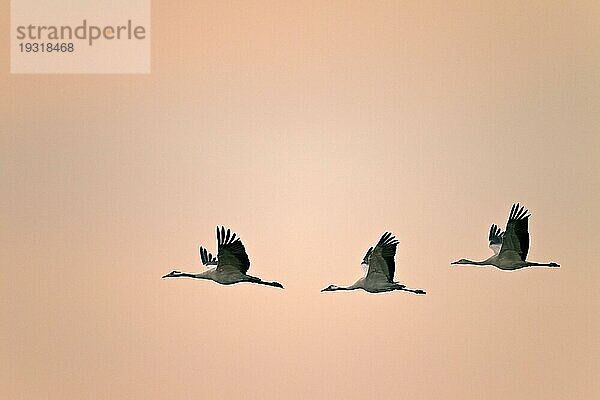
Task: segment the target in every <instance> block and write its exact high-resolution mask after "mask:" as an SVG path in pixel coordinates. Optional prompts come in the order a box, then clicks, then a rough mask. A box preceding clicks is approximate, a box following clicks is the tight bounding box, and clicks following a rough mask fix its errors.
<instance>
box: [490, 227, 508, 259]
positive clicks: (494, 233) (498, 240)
mask: <svg viewBox="0 0 600 400" xmlns="http://www.w3.org/2000/svg"><path fill="white" fill-rule="evenodd" d="M503 236H504V232H502V230H501V229H500V228H498V225H496V224H492V226H491V227H490V234H489V236H488V238H489V240H490V249H492V251H493V252H494V254H495V255H498V253H500V249H501V248H502V237H503Z"/></svg>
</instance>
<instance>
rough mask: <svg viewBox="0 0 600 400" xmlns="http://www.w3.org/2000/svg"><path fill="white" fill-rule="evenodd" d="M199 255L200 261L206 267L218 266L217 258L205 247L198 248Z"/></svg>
mask: <svg viewBox="0 0 600 400" xmlns="http://www.w3.org/2000/svg"><path fill="white" fill-rule="evenodd" d="M198 253H199V254H200V261H202V264H203V265H204V266H206V267H208V266H209V265H217V258H216V257H215V256H213V255H212V254H211V253H209V252H208V251H207V250H206V249H205V248H204V247H202V246H200V247H199V248H198Z"/></svg>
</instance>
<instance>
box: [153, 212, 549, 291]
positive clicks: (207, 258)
mask: <svg viewBox="0 0 600 400" xmlns="http://www.w3.org/2000/svg"><path fill="white" fill-rule="evenodd" d="M529 217H530V214H528V211H527V209H525V207H523V206H521V205H519V204H513V206H512V208H511V210H510V214H509V217H508V222H507V223H506V229H505V231H504V232H502V230H501V229H500V228H499V227H498V226H497V225H495V224H493V225H492V226H491V227H490V232H489V237H488V238H489V247H490V249H491V250H492V251H493V252H494V255H492V256H491V257H490V258H488V259H486V260H483V261H471V260H467V259H464V258H463V259H460V260H458V261H455V262H453V263H452V264H466V265H477V266H485V265H491V266H494V267H496V268H499V269H502V270H516V269H521V268H525V267H559V265H558V264H556V263H553V262H550V263H537V262H531V261H527V253H528V251H529V227H528V225H529ZM398 243H399V242H398V240H397V239H396V238H395V237H394V236H393V235H392V234H391V233H390V232H385V233H384V234H383V236H381V239H379V241H378V242H377V244H376V245H375V246H374V247H370V248H369V250H367V253H366V254H365V257H364V258H363V260H362V264H361V265H362V267H363V269H364V270H365V272H366V273H365V275H364V276H363V277H362V278H360V279H359V280H357V281H356V282H355V283H354V284H352V285H350V286H347V287H343V286H337V285H329V286H327V287H326V288H325V289H323V290H321V291H322V292H332V291H337V290H356V289H362V290H365V291H367V292H369V293H380V292H391V291H394V290H401V291H405V292H410V293H414V294H425V291H424V290H421V289H410V288H407V287H406V286H405V285H402V284H400V283H398V282H396V281H394V274H395V272H396V263H395V261H394V257H395V256H396V248H397V247H398ZM217 246H218V249H217V256H216V257H215V256H213V255H212V254H211V253H209V252H208V250H206V249H205V248H204V247H202V246H200V249H199V253H200V260H201V261H202V264H204V266H205V267H207V268H209V269H207V270H206V271H205V272H202V273H199V274H192V273H187V272H180V271H171V272H170V273H168V274H167V275H165V276H163V278H181V277H185V278H194V279H208V280H212V281H215V282H217V283H219V284H221V285H231V284H234V283H240V282H249V283H257V284H259V285H267V286H273V287H278V288H281V289H283V285H282V284H281V283H279V282H270V281H263V280H262V279H260V278H257V277H255V276H252V275H248V274H247V272H248V269H249V268H250V259H249V258H248V254H247V253H246V249H245V247H244V245H243V243H242V241H241V240H240V238H239V237H236V234H235V233H233V232H231V230H230V229H227V230H226V229H225V227H220V228H219V227H217Z"/></svg>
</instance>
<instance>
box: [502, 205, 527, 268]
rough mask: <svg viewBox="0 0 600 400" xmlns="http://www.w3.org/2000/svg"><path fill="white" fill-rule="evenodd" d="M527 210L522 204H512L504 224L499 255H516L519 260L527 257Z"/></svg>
mask: <svg viewBox="0 0 600 400" xmlns="http://www.w3.org/2000/svg"><path fill="white" fill-rule="evenodd" d="M528 212H529V211H527V209H526V208H525V207H524V206H521V205H519V203H517V204H513V206H512V208H511V209H510V215H509V216H508V222H507V224H506V232H504V237H503V238H502V248H501V249H500V253H499V255H500V256H501V257H511V256H512V257H515V258H516V256H517V255H518V257H519V258H520V259H521V261H525V259H526V258H527V252H528V251H529V230H528V226H529V215H528V214H527V213H528Z"/></svg>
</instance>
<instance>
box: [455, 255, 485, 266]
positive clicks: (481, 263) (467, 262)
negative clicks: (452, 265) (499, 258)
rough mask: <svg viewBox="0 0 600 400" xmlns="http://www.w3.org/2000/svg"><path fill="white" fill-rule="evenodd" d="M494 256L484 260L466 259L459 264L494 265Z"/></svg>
mask: <svg viewBox="0 0 600 400" xmlns="http://www.w3.org/2000/svg"><path fill="white" fill-rule="evenodd" d="M492 258H493V257H491V258H488V259H487V260H483V261H471V260H464V261H461V262H458V263H457V264H463V265H480V266H482V265H493V264H492V262H491V261H492Z"/></svg>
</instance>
